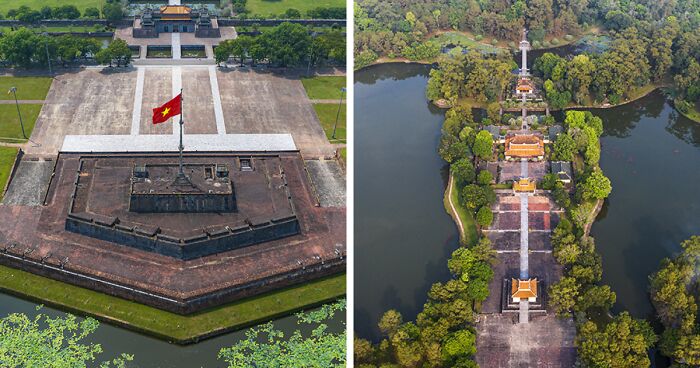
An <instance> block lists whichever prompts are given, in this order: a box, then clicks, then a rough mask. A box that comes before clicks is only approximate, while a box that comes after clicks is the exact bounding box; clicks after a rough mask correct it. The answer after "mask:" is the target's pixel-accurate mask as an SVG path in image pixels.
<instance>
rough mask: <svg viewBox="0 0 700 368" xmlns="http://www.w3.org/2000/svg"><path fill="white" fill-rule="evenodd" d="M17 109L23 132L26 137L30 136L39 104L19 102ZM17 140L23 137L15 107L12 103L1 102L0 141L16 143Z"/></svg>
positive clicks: (37, 114)
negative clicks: (19, 113) (20, 114)
mask: <svg viewBox="0 0 700 368" xmlns="http://www.w3.org/2000/svg"><path fill="white" fill-rule="evenodd" d="M19 111H20V112H21V113H22V122H24V132H25V134H26V135H27V137H30V136H31V134H32V130H34V124H35V123H36V119H37V118H38V117H39V112H41V105H39V104H20V105H19ZM18 140H20V141H23V140H24V137H23V136H22V127H21V125H20V123H19V116H18V115H17V107H16V106H15V105H14V104H2V105H0V141H8V142H10V143H17V141H18Z"/></svg>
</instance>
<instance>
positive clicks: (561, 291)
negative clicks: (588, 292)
mask: <svg viewBox="0 0 700 368" xmlns="http://www.w3.org/2000/svg"><path fill="white" fill-rule="evenodd" d="M579 288H580V286H579V284H578V282H577V281H576V279H575V278H573V277H566V276H564V277H562V278H561V280H559V282H557V283H556V284H552V285H551V286H550V287H549V293H548V295H549V302H550V304H551V305H552V308H553V309H554V312H555V313H556V314H557V315H558V316H569V315H570V313H571V311H572V309H573V308H574V305H576V299H577V297H578V295H579V293H580V291H579Z"/></svg>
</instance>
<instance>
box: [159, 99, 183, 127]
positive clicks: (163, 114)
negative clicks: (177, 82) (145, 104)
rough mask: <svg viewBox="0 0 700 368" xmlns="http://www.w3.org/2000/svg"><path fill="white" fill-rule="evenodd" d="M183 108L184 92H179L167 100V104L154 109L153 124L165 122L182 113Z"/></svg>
mask: <svg viewBox="0 0 700 368" xmlns="http://www.w3.org/2000/svg"><path fill="white" fill-rule="evenodd" d="M181 110H182V94H179V95H177V96H176V97H175V98H173V99H172V100H170V101H168V102H166V103H165V105H163V106H161V107H156V108H155V109H153V124H160V123H164V122H166V121H168V119H170V118H172V117H173V116H177V115H180V113H181V112H182V111H181Z"/></svg>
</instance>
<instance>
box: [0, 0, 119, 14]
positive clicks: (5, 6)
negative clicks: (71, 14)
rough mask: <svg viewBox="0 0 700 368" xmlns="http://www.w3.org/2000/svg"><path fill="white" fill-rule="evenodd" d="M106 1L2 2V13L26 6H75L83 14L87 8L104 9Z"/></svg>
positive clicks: (45, 0) (31, 0)
mask: <svg viewBox="0 0 700 368" xmlns="http://www.w3.org/2000/svg"><path fill="white" fill-rule="evenodd" d="M104 2H105V0H11V1H10V0H2V1H0V13H2V15H7V11H8V10H10V9H17V8H19V7H20V6H22V5H26V6H28V7H30V8H32V9H35V10H39V9H41V8H42V7H43V6H50V7H56V6H61V5H75V6H76V7H78V10H80V12H81V13H82V12H83V11H85V8H97V9H100V8H102V4H103V3H104Z"/></svg>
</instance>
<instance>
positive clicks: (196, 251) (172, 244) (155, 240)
mask: <svg viewBox="0 0 700 368" xmlns="http://www.w3.org/2000/svg"><path fill="white" fill-rule="evenodd" d="M66 230H68V231H72V232H75V233H78V234H81V235H85V236H89V237H93V238H96V239H100V240H105V241H108V242H112V243H117V244H121V245H126V246H129V247H133V248H136V249H140V250H144V251H147V252H154V253H158V254H162V255H164V256H168V257H173V258H178V259H182V260H191V259H195V258H200V257H205V256H208V255H212V254H216V253H221V252H225V251H229V250H234V249H239V248H244V247H247V246H251V245H254V244H259V243H264V242H269V241H273V240H277V239H282V238H285V237H288V236H293V235H296V234H299V231H300V230H301V229H300V226H299V221H298V220H297V218H296V216H290V217H287V218H283V219H272V220H268V221H264V222H260V223H252V224H250V225H244V226H239V227H236V228H229V227H226V228H222V229H220V230H217V231H212V232H210V233H208V234H207V233H202V234H201V235H199V236H193V237H190V238H185V239H179V238H176V237H173V236H170V235H168V234H161V233H159V231H158V229H157V228H153V229H140V228H137V227H127V226H122V225H119V223H118V219H95V218H92V216H91V215H88V214H73V213H70V214H69V215H68V218H67V219H66Z"/></svg>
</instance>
